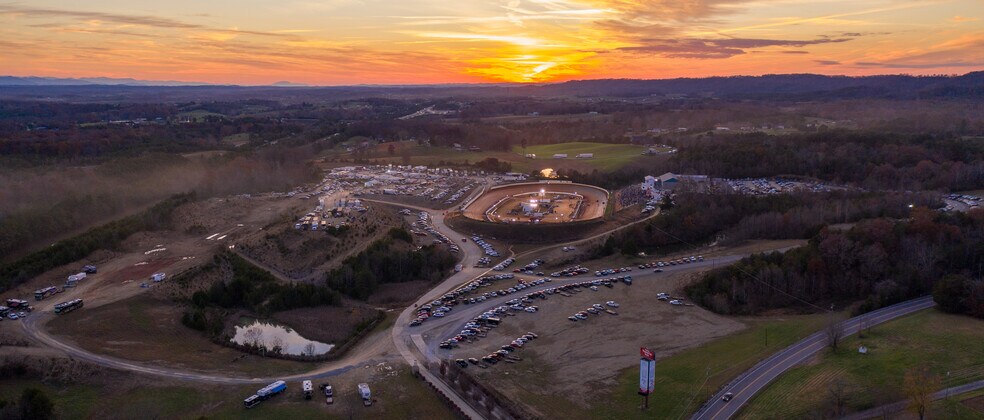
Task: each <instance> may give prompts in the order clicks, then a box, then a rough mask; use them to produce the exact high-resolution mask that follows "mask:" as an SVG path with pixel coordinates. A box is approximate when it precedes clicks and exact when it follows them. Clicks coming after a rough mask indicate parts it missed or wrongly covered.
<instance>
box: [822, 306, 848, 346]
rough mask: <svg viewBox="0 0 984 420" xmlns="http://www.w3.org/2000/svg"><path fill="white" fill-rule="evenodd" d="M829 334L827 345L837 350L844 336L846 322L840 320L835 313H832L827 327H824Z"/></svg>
mask: <svg viewBox="0 0 984 420" xmlns="http://www.w3.org/2000/svg"><path fill="white" fill-rule="evenodd" d="M824 331H825V332H826V335H827V347H830V349H831V350H833V351H837V346H838V345H839V344H840V342H841V339H843V338H844V324H843V323H841V322H839V321H838V320H837V318H835V317H834V314H833V313H831V314H830V316H829V317H828V319H827V328H825V329H824Z"/></svg>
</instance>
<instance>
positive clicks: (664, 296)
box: [656, 293, 694, 306]
mask: <svg viewBox="0 0 984 420" xmlns="http://www.w3.org/2000/svg"><path fill="white" fill-rule="evenodd" d="M656 299H657V300H662V301H665V302H669V303H670V305H674V306H694V305H693V304H692V303H684V302H683V301H684V299H683V298H682V297H676V298H675V297H672V296H670V294H669V293H657V294H656Z"/></svg>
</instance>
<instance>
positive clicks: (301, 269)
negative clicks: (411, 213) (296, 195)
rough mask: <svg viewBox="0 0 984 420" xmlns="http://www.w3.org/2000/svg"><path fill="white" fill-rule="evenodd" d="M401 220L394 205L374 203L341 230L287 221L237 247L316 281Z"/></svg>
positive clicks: (271, 266) (290, 273) (270, 264)
mask: <svg viewBox="0 0 984 420" xmlns="http://www.w3.org/2000/svg"><path fill="white" fill-rule="evenodd" d="M401 224H402V222H401V221H400V219H399V216H398V215H397V214H396V213H395V212H394V211H393V210H392V209H390V208H387V207H386V206H372V208H370V209H369V211H367V212H366V213H362V214H359V215H357V216H353V217H352V219H351V220H349V221H348V228H347V229H346V230H344V231H342V232H340V233H329V232H320V231H301V230H296V229H294V227H293V224H292V222H285V223H279V224H277V225H276V226H273V227H270V228H268V229H266V230H265V231H264V232H263V233H262V234H258V235H255V236H254V237H253V238H251V239H250V240H247V241H243V242H241V243H239V244H238V245H237V248H238V249H239V251H240V252H242V253H243V254H245V255H248V256H249V257H250V258H252V259H253V260H256V261H257V262H258V263H260V264H261V265H263V266H264V268H269V269H274V270H277V271H279V272H280V273H283V274H284V275H285V276H287V277H290V278H292V279H295V280H300V281H313V280H318V279H321V278H322V276H321V274H322V273H324V272H327V271H329V270H331V269H333V268H335V267H337V266H338V265H339V264H341V262H342V261H343V260H344V259H345V258H348V257H349V256H352V255H355V254H357V253H359V252H360V251H362V250H363V249H365V247H366V246H368V245H369V244H371V243H372V242H373V241H375V240H377V239H379V238H381V237H383V236H384V235H386V233H387V232H389V230H390V229H391V228H393V227H397V226H400V225H401Z"/></svg>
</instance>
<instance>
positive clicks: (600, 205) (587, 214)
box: [463, 182, 608, 221]
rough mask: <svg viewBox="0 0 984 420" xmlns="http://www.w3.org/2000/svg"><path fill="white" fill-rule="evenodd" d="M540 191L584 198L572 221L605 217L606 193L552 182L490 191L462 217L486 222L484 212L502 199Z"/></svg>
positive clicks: (587, 187) (503, 187) (593, 188)
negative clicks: (577, 214)
mask: <svg viewBox="0 0 984 420" xmlns="http://www.w3.org/2000/svg"><path fill="white" fill-rule="evenodd" d="M541 189H542V190H545V192H546V195H548V196H549V195H550V194H552V193H564V194H580V195H582V196H584V200H583V202H582V204H581V207H582V208H581V209H580V211H579V216H578V217H577V219H576V220H574V221H586V220H593V219H597V218H600V217H602V216H604V215H605V207H606V206H607V205H608V191H605V190H604V189H602V188H599V187H595V186H591V185H584V184H572V183H553V182H536V183H522V184H512V185H505V186H501V187H496V188H493V189H490V190H489V191H488V192H486V193H485V194H482V196H480V197H478V199H476V200H475V201H474V202H472V203H471V204H470V205H468V208H466V209H465V210H464V212H463V215H464V216H465V217H467V218H469V219H472V220H480V221H487V219H486V218H485V211H486V210H488V209H489V208H490V207H492V206H494V205H496V204H497V203H498V202H499V201H500V200H502V199H503V198H506V197H508V196H512V195H516V194H525V193H536V192H540V190H541Z"/></svg>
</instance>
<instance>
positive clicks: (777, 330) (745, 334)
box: [591, 315, 825, 418]
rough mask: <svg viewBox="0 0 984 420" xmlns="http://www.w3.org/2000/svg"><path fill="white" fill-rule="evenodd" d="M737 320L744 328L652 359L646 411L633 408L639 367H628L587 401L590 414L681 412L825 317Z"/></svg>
mask: <svg viewBox="0 0 984 420" xmlns="http://www.w3.org/2000/svg"><path fill="white" fill-rule="evenodd" d="M743 321H745V322H746V323H747V324H748V325H749V328H748V329H747V330H744V331H742V332H739V333H737V334H733V335H730V336H728V337H725V338H722V339H720V340H715V341H712V342H709V343H706V344H704V345H702V346H699V347H696V348H693V349H690V350H685V351H683V352H682V353H679V354H676V355H673V356H671V357H668V358H666V359H663V360H657V361H656V379H655V390H654V392H653V395H652V396H651V397H650V398H649V410H648V411H642V410H640V409H639V408H640V407H641V403H642V397H640V396H639V395H638V393H637V392H638V389H639V368H638V367H631V368H628V369H626V370H625V371H623V372H622V373H621V374H620V376H619V380H618V386H617V387H616V388H615V389H616V390H617V392H615V393H613V394H612V395H611V396H609V397H608V398H603V399H600V403H599V404H595V405H594V406H593V407H592V410H591V413H592V417H594V418H652V417H653V415H654V414H657V416H658V417H659V418H683V417H687V416H689V415H690V414H692V413H693V412H694V411H696V410H697V408H698V407H700V405H701V404H703V403H704V401H706V400H707V399H708V398H710V396H711V395H712V394H713V393H714V392H715V391H717V390H718V388H720V387H721V386H722V385H724V384H726V383H727V382H728V381H730V380H731V379H732V378H734V377H735V376H737V375H738V374H740V373H741V372H744V371H745V370H746V369H748V368H751V367H752V366H753V365H755V363H757V362H758V361H759V360H761V359H764V358H766V357H768V356H769V355H771V354H773V353H775V352H777V351H779V350H781V349H782V348H784V347H786V346H788V345H790V344H792V343H794V342H796V341H797V340H799V339H801V338H803V337H806V336H807V335H810V334H812V333H813V332H816V331H817V330H819V329H821V328H822V327H823V325H824V322H825V317H824V316H822V315H794V316H785V317H781V318H779V317H770V318H747V319H743Z"/></svg>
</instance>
